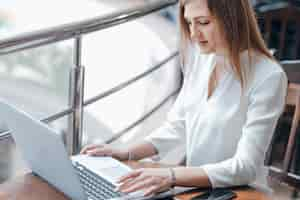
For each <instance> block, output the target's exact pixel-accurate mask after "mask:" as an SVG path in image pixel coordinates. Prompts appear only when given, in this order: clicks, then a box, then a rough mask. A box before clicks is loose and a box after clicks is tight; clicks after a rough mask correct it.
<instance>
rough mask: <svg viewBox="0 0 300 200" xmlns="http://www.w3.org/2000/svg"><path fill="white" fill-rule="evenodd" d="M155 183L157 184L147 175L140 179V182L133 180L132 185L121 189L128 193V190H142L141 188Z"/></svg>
mask: <svg viewBox="0 0 300 200" xmlns="http://www.w3.org/2000/svg"><path fill="white" fill-rule="evenodd" d="M155 185H157V184H156V183H155V180H154V179H153V178H150V177H148V178H146V179H145V180H144V181H140V182H136V181H134V183H133V184H132V186H130V187H128V188H125V189H123V190H121V191H122V192H125V193H130V192H134V191H137V190H143V189H146V188H149V187H152V186H155Z"/></svg>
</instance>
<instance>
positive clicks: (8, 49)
mask: <svg viewBox="0 0 300 200" xmlns="http://www.w3.org/2000/svg"><path fill="white" fill-rule="evenodd" d="M176 3H177V0H162V1H157V2H154V3H148V4H145V5H144V6H139V7H135V8H131V9H126V10H123V11H119V12H116V13H113V14H110V15H106V16H101V17H96V18H93V19H89V20H84V21H81V22H77V23H71V24H65V25H61V26H57V27H52V28H49V29H46V30H41V31H36V32H32V33H27V34H23V35H19V36H16V37H12V38H9V39H6V40H0V55H6V54H11V53H14V52H18V51H22V50H26V49H32V48H36V47H39V46H43V45H47V44H52V43H55V42H59V41H63V40H67V39H72V38H74V39H75V43H74V49H75V51H74V67H73V68H72V70H71V78H70V90H69V108H68V109H66V110H63V111H61V112H59V113H57V114H54V115H52V116H49V117H47V118H45V119H42V120H41V121H43V122H46V123H48V122H51V121H53V120H56V119H59V118H61V117H64V116H66V115H69V125H68V134H67V148H68V151H69V153H70V154H76V153H78V152H79V150H80V148H81V138H82V119H83V107H84V106H87V105H89V104H92V103H94V102H96V101H98V100H100V99H102V98H104V97H106V96H109V95H111V94H113V93H115V92H118V91H120V90H121V89H123V88H125V87H127V86H128V85H130V84H132V83H134V82H136V81H137V80H139V79H141V78H143V77H145V76H147V75H148V74H150V73H152V72H154V71H155V70H157V69H159V68H160V67H161V66H163V65H164V64H165V63H167V62H168V61H170V60H171V59H173V58H174V57H175V56H178V52H174V53H173V54H171V55H170V56H169V57H168V58H166V59H164V60H163V61H162V62H161V63H159V64H157V65H156V66H154V67H153V68H151V69H149V70H147V71H145V72H143V73H142V74H140V75H138V76H136V77H134V78H132V79H131V80H128V81H126V82H124V83H122V84H120V85H118V86H116V87H114V88H111V89H109V90H108V91H106V92H104V93H102V94H99V95H97V96H95V97H92V98H91V99H88V100H87V101H85V102H84V101H83V99H84V98H83V97H84V91H83V90H84V70H85V69H84V66H83V65H82V63H81V49H82V44H81V43H82V36H83V35H85V34H88V33H92V32H95V31H99V30H103V29H105V28H109V27H112V26H116V25H118V24H122V23H125V22H128V21H131V20H134V19H137V18H138V17H142V16H145V15H147V14H150V13H153V12H156V11H158V10H161V9H164V8H166V7H168V6H171V5H175V4H176ZM177 92H178V89H177V90H175V91H174V92H172V93H171V94H170V95H168V96H167V97H166V98H165V99H164V100H163V101H162V102H160V103H159V104H158V105H157V106H155V107H154V108H153V109H151V110H150V112H148V113H146V114H145V115H144V116H142V117H141V118H140V119H139V120H137V121H136V122H134V123H133V124H132V125H130V126H128V127H126V128H125V129H124V130H122V131H120V132H119V133H117V134H115V135H114V136H113V137H112V138H110V139H109V140H108V141H106V142H108V143H109V142H112V141H114V140H116V139H118V138H119V137H121V136H122V135H124V134H125V133H126V132H127V131H128V130H130V129H131V128H133V127H134V126H136V125H138V124H139V123H140V122H142V121H143V120H145V119H146V118H147V117H149V116H150V115H151V114H152V113H153V112H155V110H157V109H158V108H159V107H161V106H162V105H163V104H164V103H165V102H166V101H167V100H168V99H169V98H170V97H172V96H174V95H175V94H176V93H177ZM8 137H10V131H6V132H4V133H0V140H1V139H4V138H8Z"/></svg>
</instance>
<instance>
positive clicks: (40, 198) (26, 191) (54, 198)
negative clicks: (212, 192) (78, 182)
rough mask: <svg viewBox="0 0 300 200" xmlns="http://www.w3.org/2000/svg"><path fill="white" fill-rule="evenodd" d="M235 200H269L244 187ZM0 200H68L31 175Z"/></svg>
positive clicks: (0, 189)
mask: <svg viewBox="0 0 300 200" xmlns="http://www.w3.org/2000/svg"><path fill="white" fill-rule="evenodd" d="M127 164H128V165H129V166H131V167H132V168H140V167H143V168H145V167H160V166H161V165H159V164H155V163H148V162H147V163H146V162H129V163H127ZM234 191H235V192H236V193H237V196H238V197H237V198H236V199H237V200H271V198H270V197H268V196H267V195H265V194H264V193H262V192H259V191H256V190H255V189H252V188H249V187H244V188H239V189H236V190H234ZM199 193H200V192H199V191H197V192H190V193H187V194H181V195H177V196H176V199H179V200H188V199H190V198H191V197H193V196H195V195H197V194H199ZM0 200H68V198H66V197H65V195H64V194H63V193H61V192H59V191H57V190H56V189H54V188H53V187H51V186H50V185H48V183H47V182H45V181H43V180H42V179H40V178H39V177H36V176H34V175H32V174H31V173H29V174H26V175H24V176H20V177H18V178H15V179H13V180H11V181H8V182H6V183H4V184H2V185H0Z"/></svg>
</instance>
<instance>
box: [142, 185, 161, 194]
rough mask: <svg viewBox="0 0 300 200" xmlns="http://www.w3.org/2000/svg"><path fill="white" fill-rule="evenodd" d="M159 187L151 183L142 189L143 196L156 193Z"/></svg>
mask: <svg viewBox="0 0 300 200" xmlns="http://www.w3.org/2000/svg"><path fill="white" fill-rule="evenodd" d="M158 191H159V187H158V186H157V185H152V186H150V187H149V188H147V189H145V190H144V196H152V195H154V194H156V193H158Z"/></svg>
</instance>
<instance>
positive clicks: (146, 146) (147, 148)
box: [127, 141, 158, 160]
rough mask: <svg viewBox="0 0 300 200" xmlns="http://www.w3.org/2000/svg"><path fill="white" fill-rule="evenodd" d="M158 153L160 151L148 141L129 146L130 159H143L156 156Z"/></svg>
mask: <svg viewBox="0 0 300 200" xmlns="http://www.w3.org/2000/svg"><path fill="white" fill-rule="evenodd" d="M157 153H158V152H157V150H156V148H155V147H154V146H153V145H152V144H151V143H149V142H146V141H143V142H141V143H138V144H135V145H132V146H129V147H128V148H127V157H128V160H129V159H130V160H141V159H143V158H147V157H151V156H154V155H156V154H157ZM129 157H130V158H129Z"/></svg>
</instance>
